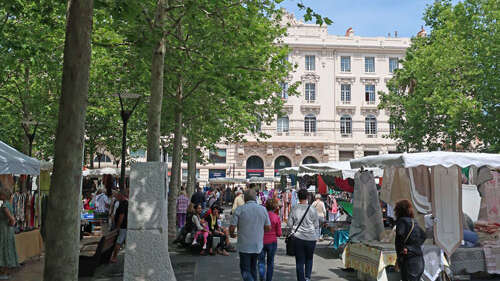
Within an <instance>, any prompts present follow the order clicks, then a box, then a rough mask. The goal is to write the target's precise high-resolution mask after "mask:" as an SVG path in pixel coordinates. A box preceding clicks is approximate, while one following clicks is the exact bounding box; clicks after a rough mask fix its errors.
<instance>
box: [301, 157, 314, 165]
mask: <svg viewBox="0 0 500 281" xmlns="http://www.w3.org/2000/svg"><path fill="white" fill-rule="evenodd" d="M316 163H318V159H316V158H314V157H312V156H307V157H306V158H304V160H302V164H316Z"/></svg>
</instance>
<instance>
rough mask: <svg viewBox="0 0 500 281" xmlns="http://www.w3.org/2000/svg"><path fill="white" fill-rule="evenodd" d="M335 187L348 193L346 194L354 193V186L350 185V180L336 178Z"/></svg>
mask: <svg viewBox="0 0 500 281" xmlns="http://www.w3.org/2000/svg"><path fill="white" fill-rule="evenodd" d="M335 185H336V186H337V187H338V188H339V189H340V190H342V191H346V192H350V193H352V192H354V186H353V185H350V184H349V180H348V179H345V180H344V179H343V178H339V177H336V178H335Z"/></svg>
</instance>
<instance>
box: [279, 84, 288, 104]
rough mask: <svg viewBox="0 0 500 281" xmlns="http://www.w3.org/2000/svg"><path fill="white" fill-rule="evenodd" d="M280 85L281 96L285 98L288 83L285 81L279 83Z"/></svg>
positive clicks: (286, 96) (286, 97)
mask: <svg viewBox="0 0 500 281" xmlns="http://www.w3.org/2000/svg"><path fill="white" fill-rule="evenodd" d="M280 87H281V98H282V99H285V100H286V99H288V83H286V82H283V83H280Z"/></svg>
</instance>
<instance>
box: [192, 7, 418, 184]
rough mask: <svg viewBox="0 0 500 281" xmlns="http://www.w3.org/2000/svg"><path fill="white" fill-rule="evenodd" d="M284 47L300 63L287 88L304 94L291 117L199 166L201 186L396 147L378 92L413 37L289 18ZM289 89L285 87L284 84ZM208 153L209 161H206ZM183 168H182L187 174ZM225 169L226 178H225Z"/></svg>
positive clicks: (289, 100) (288, 108)
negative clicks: (332, 29) (360, 32)
mask: <svg viewBox="0 0 500 281" xmlns="http://www.w3.org/2000/svg"><path fill="white" fill-rule="evenodd" d="M284 20H285V21H286V22H288V23H290V26H289V28H288V35H287V37H286V38H285V39H284V44H286V45H288V46H289V47H290V49H291V53H290V54H289V57H288V60H289V61H290V62H291V63H292V64H296V65H297V68H296V70H295V71H294V72H293V73H291V74H290V76H289V80H288V81H287V84H288V85H290V84H292V83H294V82H297V81H299V82H301V84H300V86H299V88H298V91H299V92H300V95H299V96H290V97H288V95H287V94H286V91H283V92H282V93H278V94H280V95H282V98H284V99H286V103H285V108H284V109H285V112H286V113H287V114H286V116H280V117H279V118H278V117H277V119H276V121H275V122H273V123H271V124H262V127H261V130H262V131H263V132H265V133H267V134H269V135H271V137H270V138H268V139H265V140H264V141H260V142H259V141H257V139H256V138H255V137H254V136H251V135H249V136H248V137H247V140H248V142H245V143H236V144H230V145H223V146H220V147H219V148H220V149H219V151H218V152H213V154H214V155H215V158H216V159H217V160H218V161H217V162H218V163H216V164H210V165H203V166H200V167H199V179H200V182H202V183H203V182H206V181H207V180H208V179H209V178H210V177H216V176H225V177H235V178H248V177H253V176H259V177H274V176H275V172H276V170H277V169H279V168H282V167H285V166H298V165H300V164H303V163H313V162H328V161H339V160H349V159H352V158H359V157H363V156H366V155H373V154H386V153H390V152H393V151H395V150H396V146H395V142H394V140H391V139H389V138H385V137H384V135H387V134H388V133H389V131H390V125H389V123H388V120H389V116H388V114H387V113H386V112H385V111H384V110H379V109H378V108H377V106H378V104H379V97H378V92H379V91H387V88H386V83H387V81H388V80H389V79H391V77H392V75H393V72H394V69H396V68H397V67H399V63H398V60H399V59H402V58H403V57H404V55H405V51H406V48H408V47H409V44H410V38H397V37H360V36H356V35H355V34H354V31H353V30H352V29H348V30H347V31H346V34H345V35H342V36H337V35H331V34H328V31H327V27H325V26H318V25H316V24H305V23H302V22H300V21H298V20H296V19H295V18H294V16H293V15H291V14H287V15H286V16H285V17H284ZM283 86H284V88H286V85H283ZM208 153H209V152H207V156H208ZM186 168H187V167H185V165H184V164H183V169H186ZM222 171H225V173H222Z"/></svg>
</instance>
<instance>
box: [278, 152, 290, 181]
mask: <svg viewBox="0 0 500 281" xmlns="http://www.w3.org/2000/svg"><path fill="white" fill-rule="evenodd" d="M288 167H292V161H290V159H289V158H288V157H286V156H283V155H282V156H280V157H278V158H276V160H274V176H275V177H276V176H278V171H279V170H280V169H283V168H288Z"/></svg>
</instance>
